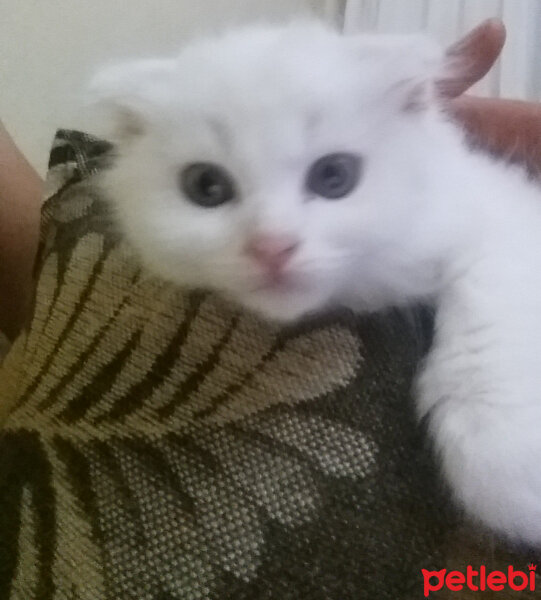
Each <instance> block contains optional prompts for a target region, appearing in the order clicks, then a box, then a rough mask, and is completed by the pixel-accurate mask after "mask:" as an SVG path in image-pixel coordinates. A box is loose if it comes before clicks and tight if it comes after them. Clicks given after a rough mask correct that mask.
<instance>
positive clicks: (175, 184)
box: [94, 24, 541, 544]
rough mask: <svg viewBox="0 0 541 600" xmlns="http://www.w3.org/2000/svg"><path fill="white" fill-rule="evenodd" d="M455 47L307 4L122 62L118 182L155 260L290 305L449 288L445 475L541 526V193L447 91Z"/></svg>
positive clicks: (484, 509) (507, 514)
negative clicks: (449, 101)
mask: <svg viewBox="0 0 541 600" xmlns="http://www.w3.org/2000/svg"><path fill="white" fill-rule="evenodd" d="M445 62H446V61H445V60H444V55H443V52H441V51H440V50H438V49H437V48H434V47H433V46H432V45H431V44H430V43H428V42H427V41H425V40H423V39H421V38H418V37H401V38H377V37H367V36H360V37H357V36H354V37H342V36H340V35H338V34H337V33H334V32H331V31H328V30H326V29H324V28H323V27H321V26H318V25H306V24H305V25H292V26H288V27H278V28H248V29H245V30H242V31H239V32H236V33H234V34H230V35H226V36H223V37H221V38H217V39H212V40H208V41H201V42H198V43H195V44H193V45H191V46H190V47H188V48H186V49H185V50H184V51H183V52H182V54H181V55H180V56H179V57H178V58H176V59H174V60H161V61H149V62H138V63H135V64H133V65H126V66H122V67H118V68H112V69H108V70H106V71H104V72H103V73H102V74H101V75H100V77H98V78H97V80H96V81H95V85H94V93H95V97H96V99H97V100H98V101H99V102H100V103H101V104H102V105H103V107H104V108H105V109H106V111H107V112H108V114H109V115H110V116H111V118H112V123H113V124H114V128H113V130H112V131H111V132H110V133H111V135H112V136H113V138H114V140H115V141H116V143H117V144H118V157H117V159H116V163H115V165H114V167H113V168H112V169H111V170H110V171H108V172H107V173H106V174H105V176H104V179H103V185H104V187H105V189H106V190H107V193H108V194H109V195H110V197H111V200H112V202H113V203H114V205H115V207H116V209H117V212H118V219H119V222H120V224H121V225H122V228H123V230H124V232H125V234H126V236H127V237H128V238H129V240H131V243H132V244H133V245H134V247H135V248H136V249H137V250H138V251H139V253H140V255H141V257H142V259H143V260H144V261H145V262H146V263H147V265H148V266H149V267H150V268H151V269H152V270H154V271H155V272H157V273H159V274H161V275H162V276H164V277H166V278H167V279H170V280H172V281H175V282H178V283H179V284H183V285H188V286H198V287H201V286H203V287H210V288H213V289H216V290H218V291H220V292H222V293H225V294H227V295H229V296H231V297H234V298H236V299H237V300H238V301H240V302H241V303H242V304H244V305H246V306H248V307H251V308H253V309H255V310H257V311H259V312H261V313H263V314H265V315H268V316H270V317H273V318H278V319H292V318H296V317H299V316H301V315H303V314H305V313H307V312H310V311H314V310H320V309H322V308H323V307H325V305H328V304H330V303H344V304H349V305H350V306H354V307H355V308H357V309H362V310H379V309H382V308H385V307H388V306H390V305H404V304H407V303H410V302H416V301H430V302H434V303H435V305H436V308H437V314H436V334H435V341H434V344H433V348H432V350H431V352H430V354H429V356H428V358H427V361H426V364H425V366H424V370H423V373H422V375H421V377H420V380H419V384H418V390H419V395H418V406H419V413H420V415H423V416H424V415H426V414H429V415H430V422H431V426H432V433H433V435H434V438H435V442H436V445H437V447H438V450H439V453H440V455H441V459H442V462H443V467H444V471H445V475H446V477H447V479H448V481H449V482H450V484H451V486H452V488H453V490H454V493H455V495H456V497H457V499H458V500H459V501H460V503H461V504H462V505H463V506H464V507H465V508H466V509H467V511H468V512H469V513H470V514H471V515H472V516H474V517H476V518H477V519H479V520H480V521H482V522H483V523H485V524H487V525H488V526H490V527H491V528H493V529H494V530H496V531H498V532H501V533H504V534H506V535H507V536H509V537H510V538H512V539H518V540H524V541H526V542H529V543H532V544H541V468H540V463H541V375H540V373H541V363H539V361H540V359H541V194H540V193H539V190H538V189H537V188H535V187H534V186H533V185H532V184H530V183H528V182H527V181H526V178H525V176H524V175H523V173H522V172H521V171H519V170H516V169H513V168H510V167H506V166H504V165H502V164H497V163H496V162H494V161H493V160H492V159H490V158H488V157H486V156H484V155H480V154H475V153H473V152H472V151H470V150H469V149H467V147H466V145H465V144H464V142H463V136H462V132H461V131H460V130H459V128H457V127H456V126H455V125H453V124H451V123H450V122H448V119H447V118H446V117H445V116H444V114H443V112H442V111H441V110H440V108H439V106H438V102H437V99H436V98H435V94H434V81H435V80H436V79H437V78H439V77H442V76H444V71H445V70H446V69H448V68H449V65H446V64H445ZM451 76H452V74H451ZM538 461H540V462H538Z"/></svg>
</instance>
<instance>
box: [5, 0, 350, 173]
mask: <svg viewBox="0 0 541 600" xmlns="http://www.w3.org/2000/svg"><path fill="white" fill-rule="evenodd" d="M339 4H340V2H339V1H336V2H335V1H334V0H0V119H2V120H3V121H4V123H5V125H6V126H7V128H8V129H9V130H10V131H11V133H12V135H13V136H14V137H15V139H16V141H17V142H18V143H19V145H20V146H21V148H22V149H23V151H24V152H25V153H26V155H27V156H28V157H29V159H30V161H31V162H32V163H33V164H34V165H35V166H36V167H37V168H38V170H39V171H40V172H41V173H43V172H44V171H45V167H46V162H47V151H48V148H49V145H50V142H51V138H52V136H53V134H54V131H55V129H56V128H58V127H70V126H76V125H77V123H78V120H77V106H78V102H79V97H78V95H79V94H80V93H81V90H82V89H83V86H84V83H85V81H86V80H87V78H88V76H89V74H90V73H91V72H92V71H93V70H94V69H95V67H96V66H97V65H100V64H102V63H106V62H110V61H111V60H112V59H115V58H122V57H132V58H133V57H137V56H151V55H159V54H161V53H163V54H171V53H174V52H176V51H177V49H178V48H179V47H180V46H181V45H182V43H183V42H184V41H185V40H187V39H189V38H190V37H192V36H194V35H198V34H200V33H202V32H205V31H209V30H216V29H220V28H222V27H224V26H227V25H230V24H233V23H240V22H245V21H251V20H254V19H265V20H269V19H271V20H283V19H287V18H288V17H291V16H294V15H300V14H316V15H318V16H323V17H326V18H331V19H332V18H333V17H334V13H335V6H338V5H339ZM0 160H1V157H0Z"/></svg>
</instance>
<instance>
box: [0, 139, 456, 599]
mask: <svg viewBox="0 0 541 600" xmlns="http://www.w3.org/2000/svg"><path fill="white" fill-rule="evenodd" d="M108 149H109V146H108V145H107V144H106V143H104V142H100V141H97V140H93V139H91V138H89V137H87V136H85V135H83V134H79V133H75V132H66V131H63V132H59V134H58V136H57V139H56V141H55V144H54V147H53V150H52V153H51V164H50V171H49V176H48V182H47V187H48V198H47V200H46V202H45V205H44V209H43V223H42V240H41V250H40V255H39V260H38V263H37V271H36V273H37V281H38V285H37V294H36V302H35V311H34V316H33V318H32V321H31V323H30V325H29V328H28V332H27V334H26V335H25V336H24V337H21V338H20V339H19V340H18V341H17V342H16V343H15V345H14V347H13V348H12V350H11V352H10V353H9V354H8V356H7V358H6V360H5V361H4V363H3V366H2V369H1V370H0V408H1V410H2V413H1V414H0V417H1V418H3V420H4V425H3V429H2V432H1V433H0V599H2V600H14V599H19V600H38V599H39V600H41V599H43V600H45V599H47V600H49V599H50V600H60V599H72V600H76V599H77V600H90V599H101V598H103V599H116V598H119V599H134V600H135V599H137V600H173V599H179V600H203V599H205V600H206V599H208V600H218V599H220V600H221V599H235V600H237V599H238V600H244V599H246V600H248V599H269V600H270V599H276V600H288V599H295V600H303V599H307V600H308V599H310V600H323V599H326V600H327V599H330V600H348V599H351V600H362V599H375V598H377V599H378V600H386V599H388V600H401V599H410V598H411V599H414V598H420V597H422V585H421V581H422V579H421V573H420V570H421V568H427V569H435V568H441V567H442V565H443V563H444V561H445V555H446V553H447V552H448V546H447V545H446V544H447V542H448V540H449V537H450V535H451V534H452V532H453V531H454V529H455V525H456V520H455V517H454V516H453V512H452V511H451V510H450V509H449V507H448V506H447V504H446V500H445V494H444V493H443V492H442V486H441V484H440V483H439V482H438V480H437V478H436V475H435V472H436V469H435V468H434V465H433V462H432V459H431V453H430V452H429V451H428V449H427V448H426V442H425V441H424V440H425V437H424V435H423V432H422V431H421V429H420V428H419V426H418V425H417V424H416V422H415V419H414V415H413V407H412V403H411V401H410V395H409V390H410V385H411V380H412V376H413V374H414V371H415V368H416V365H417V363H418V360H419V359H420V357H421V356H422V353H423V351H424V348H425V347H426V343H427V341H426V335H425V334H424V333H423V332H425V330H426V327H425V321H426V319H425V318H424V317H423V313H421V312H419V313H416V314H408V315H400V314H398V313H396V314H395V313H393V314H390V315H386V316H383V317H370V318H363V319H359V318H355V317H354V316H353V315H352V314H350V313H348V312H341V313H336V314H333V315H328V316H326V317H321V318H318V319H316V320H313V321H310V322H306V323H303V324H300V325H297V326H294V327H287V328H283V329H278V328H276V327H273V326H270V325H269V324H266V323H265V322H261V321H260V320H258V319H257V318H256V317H254V316H253V315H251V314H246V313H243V312H240V311H239V310H238V309H237V308H236V307H233V306H229V305H227V304H225V303H223V302H222V301H220V300H219V299H217V298H215V297H214V296H212V295H209V294H206V293H202V292H183V291H181V290H178V289H176V288H174V287H172V286H170V285H168V284H165V283H163V282H161V281H157V280H155V279H153V278H152V277H151V276H150V275H149V274H147V273H145V272H144V271H141V269H140V268H139V266H138V263H137V260H136V258H134V257H133V256H132V253H131V250H130V248H129V247H128V246H127V245H125V243H124V242H123V241H122V239H121V238H120V236H119V235H118V234H117V232H116V230H115V227H114V225H113V224H112V220H111V216H110V214H109V210H108V206H107V204H106V203H105V202H104V201H103V199H102V198H101V197H100V194H99V193H98V191H97V189H96V187H95V186H94V185H93V183H92V174H93V173H94V172H95V171H96V170H97V169H98V168H101V166H103V165H104V164H106V163H107V160H108Z"/></svg>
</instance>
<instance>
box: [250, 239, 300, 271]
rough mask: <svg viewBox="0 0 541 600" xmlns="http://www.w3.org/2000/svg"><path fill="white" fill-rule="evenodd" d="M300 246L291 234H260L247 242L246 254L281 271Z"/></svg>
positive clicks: (263, 264) (267, 266) (267, 267)
mask: <svg viewBox="0 0 541 600" xmlns="http://www.w3.org/2000/svg"><path fill="white" fill-rule="evenodd" d="M298 246H299V242H298V240H297V239H295V238H294V237H292V236H290V235H277V234H259V235H256V236H254V237H253V238H252V239H250V240H249V241H248V243H247V244H246V254H247V255H248V256H250V257H251V258H253V259H254V260H255V261H256V262H258V263H259V264H260V265H261V266H263V267H265V268H266V269H268V270H270V271H280V270H281V269H283V268H284V267H285V265H286V263H287V262H288V261H289V260H290V258H291V257H292V256H293V255H294V254H295V251H296V250H297V248H298Z"/></svg>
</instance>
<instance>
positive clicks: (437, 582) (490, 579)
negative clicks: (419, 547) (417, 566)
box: [421, 564, 537, 598]
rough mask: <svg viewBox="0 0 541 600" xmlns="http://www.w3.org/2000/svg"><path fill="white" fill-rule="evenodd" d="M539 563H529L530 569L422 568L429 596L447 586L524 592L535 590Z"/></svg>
mask: <svg viewBox="0 0 541 600" xmlns="http://www.w3.org/2000/svg"><path fill="white" fill-rule="evenodd" d="M536 569H537V565H533V564H530V565H528V571H527V572H525V571H519V570H516V569H515V568H514V567H513V566H511V565H510V566H509V568H508V569H507V571H506V572H504V571H490V572H488V571H487V568H486V567H485V566H481V567H479V568H478V569H477V570H476V569H474V568H473V567H472V566H470V565H468V567H467V568H466V572H465V573H464V572H462V571H447V569H441V570H440V571H428V570H427V569H422V571H421V572H422V574H423V585H424V595H425V598H428V597H429V596H430V594H431V592H438V591H439V590H441V589H443V588H445V589H448V590H450V591H452V592H460V591H462V590H464V589H466V590H470V591H472V592H485V591H487V590H490V591H492V592H503V591H510V590H512V591H513V592H523V591H524V590H528V591H532V592H534V591H535V572H536Z"/></svg>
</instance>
